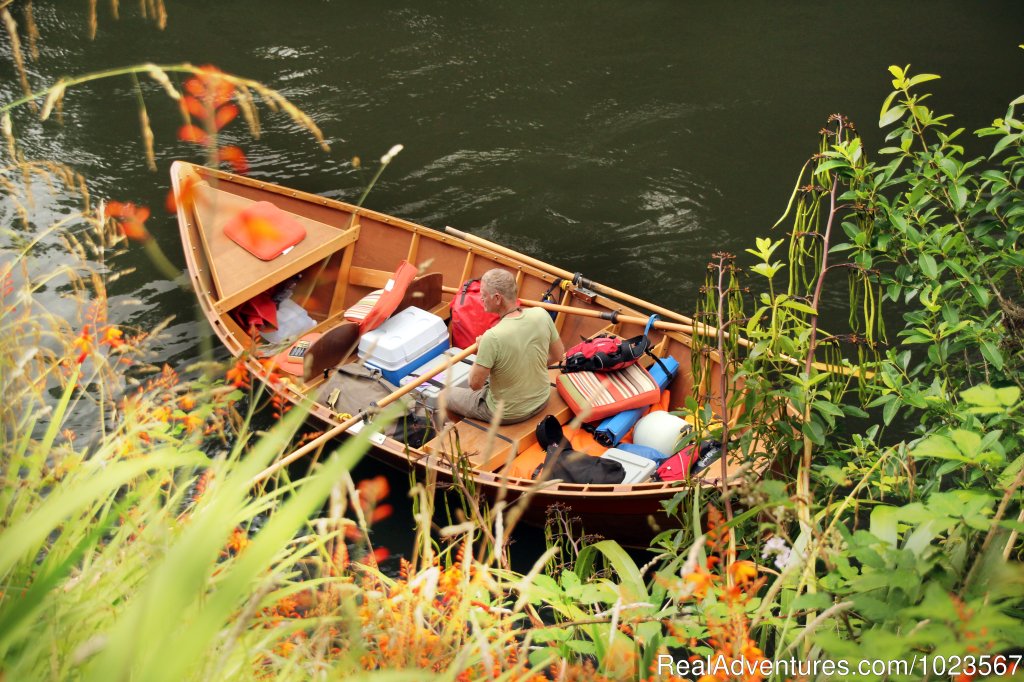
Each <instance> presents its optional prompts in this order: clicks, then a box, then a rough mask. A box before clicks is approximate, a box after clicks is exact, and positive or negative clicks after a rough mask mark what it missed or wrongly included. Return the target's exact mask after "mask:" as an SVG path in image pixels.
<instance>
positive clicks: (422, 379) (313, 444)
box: [249, 343, 477, 485]
mask: <svg viewBox="0 0 1024 682" xmlns="http://www.w3.org/2000/svg"><path fill="white" fill-rule="evenodd" d="M476 348H477V344H475V343H474V344H472V345H471V346H470V347H469V348H466V349H465V350H463V351H461V352H459V353H456V354H455V355H453V356H452V357H450V358H448V359H447V360H446V361H444V362H442V363H440V364H438V365H436V366H434V367H431V368H430V369H429V370H427V371H426V372H424V373H423V374H422V375H421V376H419V377H418V378H417V379H416V380H415V381H410V382H409V383H407V384H406V385H405V386H402V387H401V388H399V389H398V390H396V391H394V392H392V393H389V394H388V395H386V396H384V397H383V398H381V399H380V400H379V401H377V407H378V408H381V407H387V406H388V405H390V404H391V403H393V402H395V401H396V400H398V399H399V398H401V397H402V396H404V395H406V394H408V393H410V392H412V390H413V389H415V388H416V387H417V386H419V385H421V384H424V383H426V382H428V381H430V380H431V379H433V378H434V377H435V376H437V375H438V374H440V373H441V372H443V371H445V370H446V369H448V368H449V367H451V366H453V365H455V364H456V363H459V362H462V361H463V360H465V359H466V358H468V357H469V356H470V355H472V354H473V353H475V352H476ZM310 350H312V349H310ZM368 414H369V410H361V411H360V412H358V413H357V414H355V415H353V416H352V417H350V418H348V419H346V420H345V421H343V422H342V423H340V424H338V425H337V426H335V427H333V428H331V429H329V430H327V431H326V432H324V433H322V434H320V435H319V436H317V437H316V438H314V439H313V440H311V441H309V442H308V443H306V444H305V445H303V446H302V447H301V448H299V449H298V450H295V451H294V452H292V453H291V454H289V455H288V456H287V457H283V458H281V459H279V460H277V461H276V462H274V463H273V464H271V465H270V466H269V467H267V468H266V469H264V470H263V471H261V472H260V473H258V474H257V475H256V476H254V477H253V479H252V481H250V482H249V483H250V485H257V484H258V483H260V482H262V481H265V480H266V479H267V478H269V477H270V476H272V475H273V474H274V473H276V472H277V471H280V470H281V469H283V468H284V467H286V466H288V465H289V464H291V463H292V462H294V461H295V460H297V459H299V458H300V457H304V456H305V455H307V454H309V453H310V452H312V451H313V450H316V449H317V448H319V447H320V446H322V445H323V444H324V443H326V442H327V441H329V440H331V439H332V438H334V437H336V436H340V435H341V434H342V433H344V432H345V431H347V430H349V429H350V428H352V427H353V426H355V425H356V424H357V423H359V422H360V421H362V420H363V419H364V418H365V417H366V416H367V415H368Z"/></svg>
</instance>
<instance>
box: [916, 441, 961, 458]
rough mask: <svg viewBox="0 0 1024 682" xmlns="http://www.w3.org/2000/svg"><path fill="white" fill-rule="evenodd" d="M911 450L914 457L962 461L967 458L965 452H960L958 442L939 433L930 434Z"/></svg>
mask: <svg viewBox="0 0 1024 682" xmlns="http://www.w3.org/2000/svg"><path fill="white" fill-rule="evenodd" d="M910 452H911V454H912V455H914V457H931V458H933V459H951V460H957V461H960V462H962V461H964V459H965V458H964V456H963V454H961V452H960V448H958V447H957V446H956V443H954V442H953V441H951V440H950V439H949V438H946V437H945V436H939V435H932V436H928V437H927V438H925V439H924V440H922V441H921V442H919V443H917V445H915V446H914V447H913V448H911V450H910Z"/></svg>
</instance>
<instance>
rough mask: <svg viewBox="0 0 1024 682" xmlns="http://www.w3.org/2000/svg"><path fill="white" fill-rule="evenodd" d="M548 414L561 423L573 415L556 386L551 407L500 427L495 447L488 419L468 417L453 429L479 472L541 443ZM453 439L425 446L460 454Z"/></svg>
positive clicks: (460, 444) (437, 439)
mask: <svg viewBox="0 0 1024 682" xmlns="http://www.w3.org/2000/svg"><path fill="white" fill-rule="evenodd" d="M551 373H553V375H554V376H556V375H557V374H558V370H551ZM548 414H553V415H555V418H556V419H558V422H559V423H560V424H561V423H565V422H567V421H569V419H570V418H571V416H572V413H571V412H570V410H569V406H568V405H566V404H565V401H564V400H562V397H561V396H560V395H558V390H557V389H555V388H554V387H552V388H551V396H550V398H548V404H547V406H546V407H545V408H544V409H543V410H541V411H540V412H539V413H538V414H537V416H535V417H531V418H529V419H527V420H526V421H522V422H519V423H518V424H508V425H506V426H499V427H498V430H497V433H496V435H495V438H494V443H493V446H492V447H490V448H488V444H487V440H488V436H487V434H488V431H489V430H490V427H491V425H490V424H488V423H487V422H484V421H480V420H478V419H468V418H467V419H463V420H462V421H459V422H456V423H455V425H454V426H453V430H454V431H455V432H456V433H457V434H458V443H459V447H460V449H461V451H462V454H463V455H464V456H465V457H466V458H467V459H468V460H469V463H470V465H471V466H472V467H473V468H474V469H476V470H478V471H495V470H497V469H499V468H500V467H502V466H504V465H505V463H506V462H507V461H509V460H511V459H515V457H516V455H518V454H519V453H520V452H522V451H523V450H525V449H526V448H528V447H530V446H531V445H533V444H534V443H536V442H537V434H536V428H537V422H538V421H540V420H541V419H543V418H544V416H545V415H548ZM452 442H453V439H452V438H451V436H449V437H448V438H442V436H438V437H436V438H434V439H433V440H431V441H429V442H427V443H425V444H424V445H423V449H424V450H425V451H427V452H430V453H434V454H439V453H440V452H442V450H448V454H449V455H453V456H454V455H455V454H456V453H455V452H452V451H451V450H452V448H451V444H452Z"/></svg>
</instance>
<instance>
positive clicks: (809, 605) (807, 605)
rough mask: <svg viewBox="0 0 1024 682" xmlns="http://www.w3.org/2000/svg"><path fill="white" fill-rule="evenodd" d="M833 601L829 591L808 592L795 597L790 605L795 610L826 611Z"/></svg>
mask: <svg viewBox="0 0 1024 682" xmlns="http://www.w3.org/2000/svg"><path fill="white" fill-rule="evenodd" d="M833 601H834V600H833V599H832V595H830V594H828V593H827V592H806V593H804V594H801V595H800V596H799V597H797V598H796V599H794V600H793V603H792V604H791V605H790V607H791V608H792V609H793V610H794V611H824V610H825V609H827V608H829V607H830V606H832V603H833Z"/></svg>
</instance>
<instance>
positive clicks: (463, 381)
mask: <svg viewBox="0 0 1024 682" xmlns="http://www.w3.org/2000/svg"><path fill="white" fill-rule="evenodd" d="M461 352H462V349H461V348H449V349H448V350H446V351H445V352H444V353H442V354H441V355H439V356H437V357H436V358H434V359H433V360H430V361H429V362H425V363H423V365H422V366H420V367H419V368H417V369H415V370H413V371H412V372H410V373H409V376H406V377H402V381H401V385H402V386H405V385H406V384H408V383H409V382H411V381H415V380H416V379H419V378H420V377H421V376H423V374H424V373H425V372H427V371H429V370H430V369H431V368H432V367H435V366H437V365H439V364H441V362H442V361H446V360H448V359H450V358H452V357H454V356H455V355H457V354H459V353H461ZM475 359H476V356H475V355H470V356H469V357H467V358H466V359H464V360H462V361H461V362H457V363H455V365H453V366H452V367H450V368H448V369H447V370H445V371H443V372H441V373H440V374H437V375H436V376H434V377H433V378H431V379H428V380H427V381H426V382H425V383H423V384H420V385H419V386H418V387H416V388H415V389H413V392H414V393H416V394H418V395H419V396H420V398H421V399H422V400H423V401H424V402H425V403H426V405H427V407H429V408H430V409H432V410H433V409H436V408H437V396H438V395H439V394H440V393H441V389H442V388H443V387H445V386H448V387H449V388H468V387H469V370H470V368H471V367H472V366H473V361H474V360H475Z"/></svg>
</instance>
